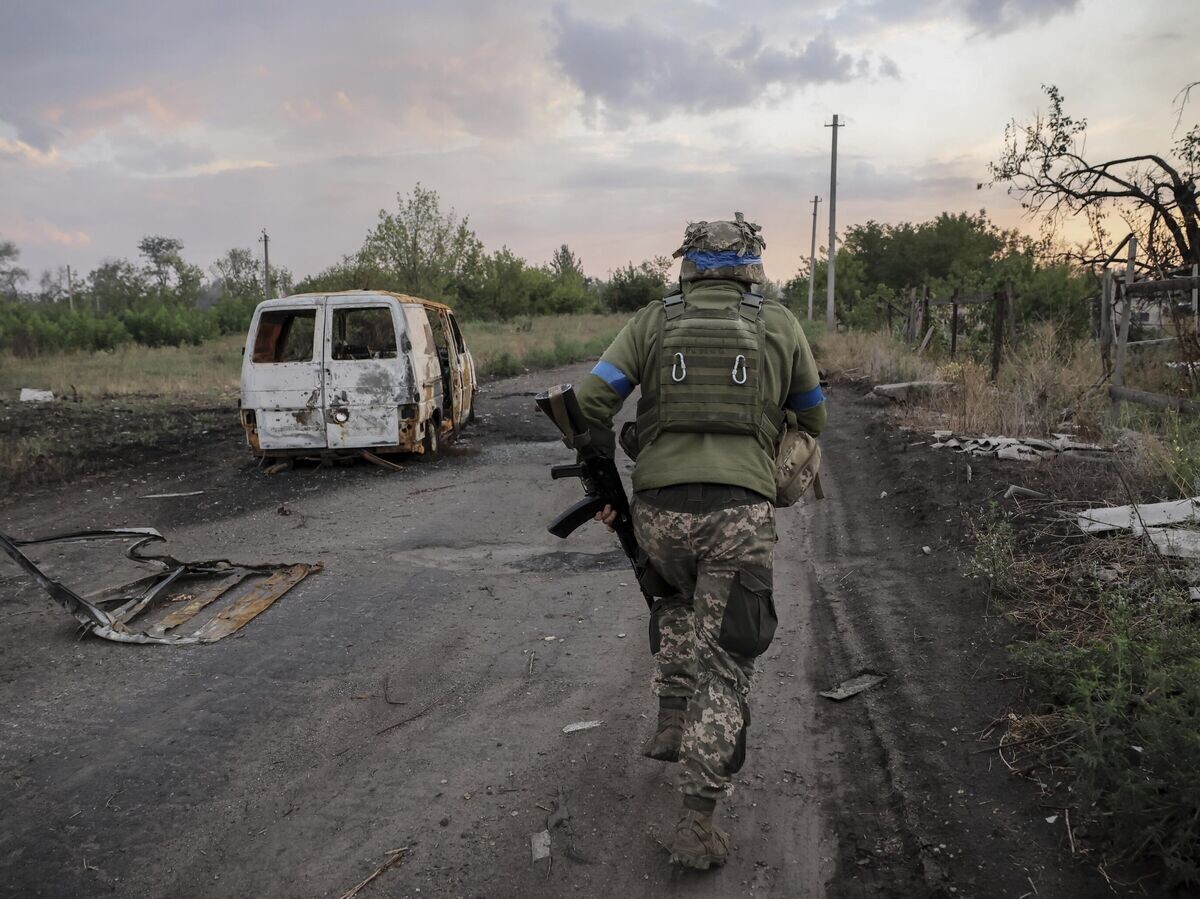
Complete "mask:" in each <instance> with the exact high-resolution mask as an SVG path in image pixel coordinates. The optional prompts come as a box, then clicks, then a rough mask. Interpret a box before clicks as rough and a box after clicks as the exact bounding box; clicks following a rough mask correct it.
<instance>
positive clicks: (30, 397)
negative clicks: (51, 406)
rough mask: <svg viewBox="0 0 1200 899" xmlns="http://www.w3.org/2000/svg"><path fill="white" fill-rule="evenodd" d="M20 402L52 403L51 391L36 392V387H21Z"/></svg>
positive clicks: (52, 393) (52, 394) (52, 392)
mask: <svg viewBox="0 0 1200 899" xmlns="http://www.w3.org/2000/svg"><path fill="white" fill-rule="evenodd" d="M20 402H22V403H52V402H54V391H53V390H38V389H37V388H36V387H22V388H21V396H20Z"/></svg>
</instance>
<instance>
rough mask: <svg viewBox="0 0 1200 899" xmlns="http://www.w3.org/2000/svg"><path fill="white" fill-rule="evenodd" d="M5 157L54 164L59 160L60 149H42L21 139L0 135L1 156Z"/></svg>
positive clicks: (34, 162)
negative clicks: (11, 138)
mask: <svg viewBox="0 0 1200 899" xmlns="http://www.w3.org/2000/svg"><path fill="white" fill-rule="evenodd" d="M3 157H7V158H9V159H15V160H18V161H20V162H27V163H32V164H33V165H53V164H54V163H56V162H57V161H58V151H57V150H54V149H50V150H42V149H39V148H38V147H35V146H33V145H31V144H27V143H25V141H23V140H20V139H17V140H10V139H9V138H6V137H0V158H3Z"/></svg>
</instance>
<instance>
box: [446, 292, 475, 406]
mask: <svg viewBox="0 0 1200 899" xmlns="http://www.w3.org/2000/svg"><path fill="white" fill-rule="evenodd" d="M446 317H447V320H448V321H449V322H450V331H451V333H452V334H453V337H454V347H455V349H456V350H458V365H459V371H460V372H461V375H462V398H461V401H460V402H459V403H458V404H457V405H456V406H455V407H454V408H455V414H456V415H457V416H458V420H457V421H456V422H455V424H456V425H459V426H461V425H462V424H463V423H464V422H466V421H468V420H472V414H471V413H472V411H473V410H474V408H475V388H476V383H475V360H474V358H473V357H472V356H471V351H470V350H468V349H467V342H466V341H465V340H463V336H462V330H461V329H460V328H459V327H458V319H457V318H455V317H454V313H453V312H447V313H446Z"/></svg>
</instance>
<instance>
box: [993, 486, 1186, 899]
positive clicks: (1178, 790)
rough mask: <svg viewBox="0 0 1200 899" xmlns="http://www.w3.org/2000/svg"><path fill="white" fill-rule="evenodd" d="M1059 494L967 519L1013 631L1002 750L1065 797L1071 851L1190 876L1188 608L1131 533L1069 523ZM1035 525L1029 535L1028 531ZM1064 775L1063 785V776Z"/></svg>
mask: <svg viewBox="0 0 1200 899" xmlns="http://www.w3.org/2000/svg"><path fill="white" fill-rule="evenodd" d="M1060 508H1061V504H1051V505H1048V506H1047V507H1046V509H1045V510H1043V512H1042V513H1041V515H1040V516H1037V515H1035V514H1031V513H1029V512H1026V513H1023V514H1022V518H1023V520H1017V521H1014V518H1013V517H1012V516H1008V515H1005V514H1003V513H1001V512H1000V511H999V510H998V509H997V508H996V507H995V506H993V507H991V508H990V509H989V510H988V511H987V512H985V513H984V514H983V515H982V516H980V518H979V519H978V520H977V522H976V523H975V529H974V530H975V552H974V557H973V559H972V560H971V566H970V568H971V570H972V571H973V573H974V574H976V575H977V576H979V577H981V578H983V579H985V580H986V582H987V583H988V585H989V587H990V588H991V590H992V594H993V597H994V598H995V599H996V600H997V601H998V602H999V604H1000V605H1001V607H1002V608H1003V609H1004V610H1005V612H1006V614H1007V616H1008V617H1009V618H1010V619H1011V620H1013V621H1014V622H1015V623H1016V624H1018V626H1020V627H1021V628H1022V630H1023V632H1024V639H1023V640H1021V641H1020V642H1019V643H1018V644H1017V645H1016V646H1015V651H1014V655H1015V658H1016V660H1017V661H1018V663H1019V664H1020V665H1021V667H1022V669H1023V673H1024V676H1025V683H1026V688H1027V702H1026V709H1025V712H1024V713H1023V714H1020V715H1013V716H1010V721H1011V722H1012V727H1010V730H1009V734H1008V736H1007V738H1006V741H1007V742H1008V743H1009V745H1010V746H1014V747H1015V746H1019V747H1020V748H1019V749H1016V750H1015V751H1014V750H1011V749H1010V750H1009V752H1008V755H1007V757H1005V758H1004V761H1005V763H1006V764H1007V765H1008V766H1009V768H1010V769H1013V770H1014V771H1019V772H1022V773H1024V774H1026V775H1027V776H1029V777H1031V778H1032V779H1034V780H1035V781H1037V782H1038V783H1039V784H1040V785H1041V786H1042V788H1043V789H1044V790H1045V791H1046V792H1047V793H1048V794H1050V795H1051V796H1052V797H1053V799H1054V800H1055V801H1056V805H1061V806H1066V807H1069V809H1070V811H1071V813H1072V819H1073V820H1074V822H1075V834H1076V835H1077V836H1079V837H1081V838H1082V839H1083V841H1084V842H1083V847H1084V848H1083V852H1084V854H1085V855H1090V856H1091V857H1093V858H1096V857H1097V856H1102V857H1106V860H1107V861H1141V860H1146V859H1150V860H1153V861H1156V862H1157V863H1159V864H1161V865H1162V867H1163V869H1164V871H1165V872H1166V874H1167V875H1168V877H1169V878H1170V879H1171V880H1172V881H1174V882H1175V883H1178V884H1190V885H1195V884H1197V883H1200V779H1198V778H1197V775H1196V772H1197V771H1200V736H1198V735H1200V615H1198V614H1197V608H1196V604H1195V603H1194V602H1192V601H1191V600H1190V598H1189V594H1188V571H1187V570H1186V568H1185V566H1184V565H1183V564H1181V563H1179V562H1178V561H1175V562H1172V561H1171V560H1166V559H1162V558H1159V557H1158V556H1157V555H1156V554H1155V552H1154V551H1153V550H1152V549H1151V548H1150V547H1149V546H1148V545H1147V544H1146V542H1145V541H1144V540H1142V539H1139V538H1136V537H1130V536H1118V537H1109V538H1104V539H1097V538H1088V537H1084V536H1083V535H1080V534H1074V533H1071V532H1070V531H1071V527H1070V525H1069V524H1067V525H1065V526H1064V525H1062V524H1061V519H1059V524H1058V525H1057V526H1056V524H1055V523H1054V522H1053V518H1054V512H1056V511H1058V510H1059V509H1060ZM1034 531H1036V532H1037V540H1036V541H1034V540H1030V539H1026V538H1027V537H1029V536H1030V534H1031V533H1032V532H1034ZM1064 782H1065V783H1066V784H1067V787H1066V789H1065V790H1064V789H1062V785H1063V784H1064Z"/></svg>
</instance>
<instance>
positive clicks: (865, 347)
mask: <svg viewBox="0 0 1200 899" xmlns="http://www.w3.org/2000/svg"><path fill="white" fill-rule="evenodd" d="M815 338H816V339H815V341H814V342H813V352H814V353H815V355H816V357H817V362H818V363H819V364H820V366H821V368H822V369H823V370H824V371H826V372H828V373H829V374H831V375H833V376H835V377H854V378H867V379H868V380H870V381H871V382H872V383H874V384H887V383H892V382H896V381H924V380H932V379H933V378H934V375H935V372H936V368H937V366H936V364H935V363H934V362H932V361H931V360H930V359H929V358H928V357H922V356H918V355H917V354H916V353H914V352H913V351H912V349H910V348H909V347H908V346H907V345H906V344H905V343H904V342H903V341H901V340H899V339H898V338H896V337H893V336H892V335H890V334H885V333H883V332H881V331H838V332H836V333H830V332H825V331H823V330H822V331H820V332H817V333H816V334H815Z"/></svg>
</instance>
